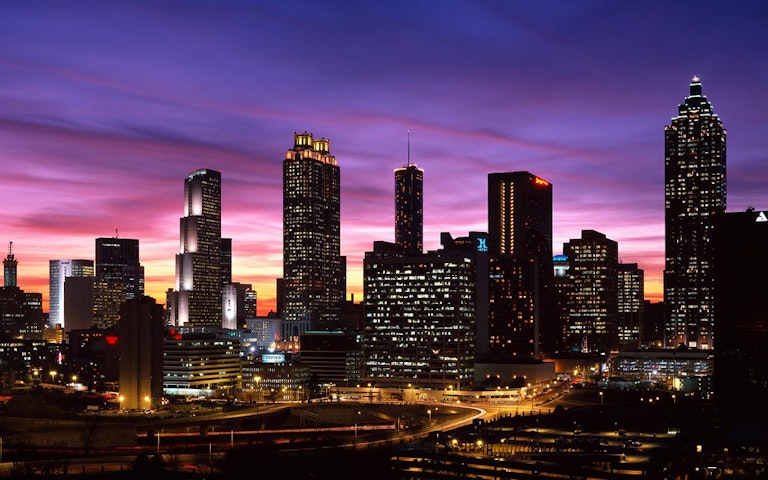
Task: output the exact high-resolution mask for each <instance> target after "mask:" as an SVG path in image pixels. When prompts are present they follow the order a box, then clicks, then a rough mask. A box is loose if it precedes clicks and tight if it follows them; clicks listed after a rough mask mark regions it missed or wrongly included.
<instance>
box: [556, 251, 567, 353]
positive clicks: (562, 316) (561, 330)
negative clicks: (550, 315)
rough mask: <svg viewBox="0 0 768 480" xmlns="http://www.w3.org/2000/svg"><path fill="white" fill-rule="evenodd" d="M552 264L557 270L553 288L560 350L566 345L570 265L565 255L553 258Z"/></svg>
mask: <svg viewBox="0 0 768 480" xmlns="http://www.w3.org/2000/svg"><path fill="white" fill-rule="evenodd" d="M552 264H553V266H554V268H555V277H554V281H553V287H552V288H553V291H554V294H553V296H554V303H555V305H556V307H555V308H556V315H557V327H556V328H557V339H558V342H557V343H558V349H562V348H563V347H565V345H566V342H565V338H566V336H567V335H566V326H567V325H568V295H569V294H570V291H571V277H570V275H569V270H570V264H569V262H568V257H566V256H565V255H555V256H553V257H552ZM553 330H554V329H553Z"/></svg>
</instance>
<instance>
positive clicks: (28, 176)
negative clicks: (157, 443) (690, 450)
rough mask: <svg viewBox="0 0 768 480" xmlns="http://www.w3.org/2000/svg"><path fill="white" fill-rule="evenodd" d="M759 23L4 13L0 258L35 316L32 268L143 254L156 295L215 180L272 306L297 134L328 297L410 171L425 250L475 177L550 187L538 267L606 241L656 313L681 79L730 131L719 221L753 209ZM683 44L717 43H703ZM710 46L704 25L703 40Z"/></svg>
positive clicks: (409, 9) (342, 13)
mask: <svg viewBox="0 0 768 480" xmlns="http://www.w3.org/2000/svg"><path fill="white" fill-rule="evenodd" d="M766 14H768V5H765V4H763V3H761V2H757V1H745V2H738V3H735V4H733V5H726V4H721V3H719V2H693V1H683V2H674V3H669V2H647V3H643V4H641V5H636V4H624V3H614V2H591V3H588V4H586V3H584V4H582V3H569V2H536V3H535V4H534V3H530V4H527V3H505V2H453V1H446V2H439V3H438V2H431V1H425V2H404V1H394V2H385V3H382V2H376V3H374V2H360V3H355V2H352V3H349V2H330V3H328V2H326V3H324V4H322V7H319V6H318V5H317V4H316V3H313V2H295V1H288V2H253V1H222V2H211V1H190V2H156V1H137V2H130V3H128V4H108V3H102V2H89V1H73V2H66V3H62V2H54V1H42V2H34V3H31V4H30V3H28V2H19V1H10V2H7V3H5V4H4V14H3V15H2V16H1V17H0V40H1V41H2V45H3V49H2V50H1V51H0V76H2V78H3V82H0V162H2V167H3V170H4V172H3V176H2V178H1V179H0V186H1V190H0V191H2V194H3V204H4V218H3V222H2V227H0V248H2V256H3V257H5V255H6V253H7V249H8V245H9V242H13V252H14V254H15V257H16V259H17V260H18V262H19V263H18V285H19V287H20V288H22V289H23V290H25V291H26V292H40V293H42V294H43V298H44V310H45V311H46V312H47V311H48V297H49V292H48V285H49V279H48V264H49V261H50V260H54V259H94V242H95V239H96V238H98V237H111V236H115V235H117V236H119V237H122V238H136V239H139V245H140V261H141V264H142V265H143V266H144V269H145V282H146V287H145V293H146V294H147V295H150V296H152V297H154V298H155V299H156V300H157V301H158V302H159V303H163V304H164V303H165V293H166V291H167V290H168V289H170V288H173V287H174V282H175V279H174V270H175V267H174V261H175V255H176V254H177V253H178V252H179V219H180V218H181V217H182V216H183V215H184V205H183V193H184V192H183V188H184V179H185V178H186V176H187V174H188V173H189V172H190V171H193V170H196V169H198V168H211V169H215V170H218V171H220V172H221V174H222V212H221V218H222V236H223V237H226V238H232V239H233V241H232V249H233V251H232V257H233V259H232V263H233V271H232V279H233V281H235V282H240V283H250V284H252V285H253V287H254V289H255V290H256V292H257V302H258V303H257V304H258V314H259V315H266V314H267V313H268V312H269V311H270V310H274V309H275V295H276V292H275V282H276V279H277V278H279V277H281V276H282V161H283V159H284V158H285V154H286V151H287V150H288V149H290V148H291V147H292V146H293V134H294V133H295V132H303V131H307V132H309V133H312V134H314V135H315V136H316V137H317V138H320V137H324V138H326V139H328V140H329V142H330V154H331V155H333V156H334V157H335V158H336V160H337V162H338V165H339V168H340V171H341V235H342V238H341V253H342V255H345V256H346V257H347V269H348V270H347V285H348V288H347V299H349V298H350V295H351V294H353V295H354V299H355V301H356V302H359V301H361V300H363V295H362V283H363V280H362V262H363V257H364V254H365V252H366V251H370V250H372V248H373V242H374V241H379V240H383V241H393V239H394V202H395V199H394V175H393V173H392V172H393V170H394V169H397V168H399V167H402V166H404V165H406V164H407V163H408V162H410V163H413V164H416V165H418V167H419V168H421V169H422V170H423V171H424V250H425V251H426V250H435V249H438V248H440V245H439V241H440V233H441V232H450V233H451V234H452V235H454V236H462V235H466V234H467V233H468V232H470V231H487V229H488V226H487V218H486V217H487V176H488V174H489V173H495V172H507V171H529V172H531V173H532V174H534V175H535V176H537V177H538V178H540V180H541V181H542V182H549V183H551V184H552V188H553V204H554V214H553V230H554V231H553V251H554V253H555V254H559V253H561V252H562V248H563V243H565V242H568V241H569V240H570V239H573V238H579V237H580V236H581V231H582V230H587V229H589V230H596V231H599V232H601V233H604V234H605V235H606V236H607V237H608V238H609V239H612V240H615V241H617V242H618V245H619V257H620V261H621V262H623V263H637V264H638V265H639V267H640V268H641V269H643V270H644V272H645V282H646V283H645V297H646V299H648V300H651V301H653V302H658V301H661V300H662V275H663V268H664V148H663V147H664V126H665V125H668V124H669V123H670V119H671V118H672V117H674V116H675V115H676V114H677V106H678V104H679V103H681V102H682V101H683V100H684V98H685V96H686V95H688V86H689V83H690V81H691V79H692V78H693V77H694V76H698V77H699V78H701V82H702V86H703V93H704V95H705V96H707V98H708V99H709V100H710V101H711V103H712V104H713V106H714V110H715V113H716V114H718V115H719V117H720V118H721V119H722V121H723V125H724V126H725V128H726V129H727V131H728V144H727V152H728V153H727V165H728V177H727V178H728V203H727V205H728V211H743V210H746V209H747V208H748V207H750V206H752V207H755V208H756V209H758V210H760V209H764V208H768V188H766V187H765V185H766V182H767V181H768V161H766V157H768V154H767V153H766V149H765V141H764V137H765V135H766V132H765V131H766V122H765V120H764V117H765V115H764V112H765V111H766V110H768V108H766V107H767V106H768V105H766V103H768V99H767V98H766V96H765V95H763V93H762V91H761V90H762V85H764V84H765V83H766V82H764V81H763V80H766V79H767V78H766V77H768V68H766V67H765V66H763V65H762V63H761V62H758V61H756V60H755V58H754V56H755V52H759V51H763V50H764V49H766V48H768V36H766V35H764V34H763V33H762V31H763V29H764V27H763V25H762V19H764V18H766ZM702 25H714V26H716V30H717V35H716V36H713V35H712V34H711V32H710V31H708V30H707V31H705V29H704V28H703V27H702ZM708 28H709V27H708Z"/></svg>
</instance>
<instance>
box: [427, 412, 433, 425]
mask: <svg viewBox="0 0 768 480" xmlns="http://www.w3.org/2000/svg"><path fill="white" fill-rule="evenodd" d="M427 415H429V424H430V425H432V410H427Z"/></svg>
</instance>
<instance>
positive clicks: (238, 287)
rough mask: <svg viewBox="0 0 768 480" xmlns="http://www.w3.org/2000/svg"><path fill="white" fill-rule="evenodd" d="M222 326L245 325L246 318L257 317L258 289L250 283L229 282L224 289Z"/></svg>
mask: <svg viewBox="0 0 768 480" xmlns="http://www.w3.org/2000/svg"><path fill="white" fill-rule="evenodd" d="M221 298H222V312H223V315H224V320H223V321H222V325H221V326H222V327H223V328H226V329H230V330H236V329H238V328H243V327H245V324H246V319H248V318H256V291H255V290H254V289H253V286H252V285H251V284H250V283H237V282H236V283H228V284H226V285H224V288H223V290H222V297H221Z"/></svg>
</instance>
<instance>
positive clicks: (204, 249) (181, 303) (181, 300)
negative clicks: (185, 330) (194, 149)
mask: <svg viewBox="0 0 768 480" xmlns="http://www.w3.org/2000/svg"><path fill="white" fill-rule="evenodd" d="M179 223H180V229H181V238H180V251H179V253H178V254H177V255H176V286H175V289H174V290H173V291H170V292H169V299H168V302H167V304H168V307H169V312H168V313H169V323H170V324H171V325H175V326H179V327H181V326H189V327H213V328H221V325H222V312H221V305H222V301H221V288H222V284H221V282H222V279H221V264H222V259H221V173H220V172H218V171H216V170H211V169H207V168H201V169H198V170H194V171H192V172H190V174H189V175H188V176H187V178H186V179H185V180H184V217H182V218H181V219H180V221H179Z"/></svg>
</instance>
